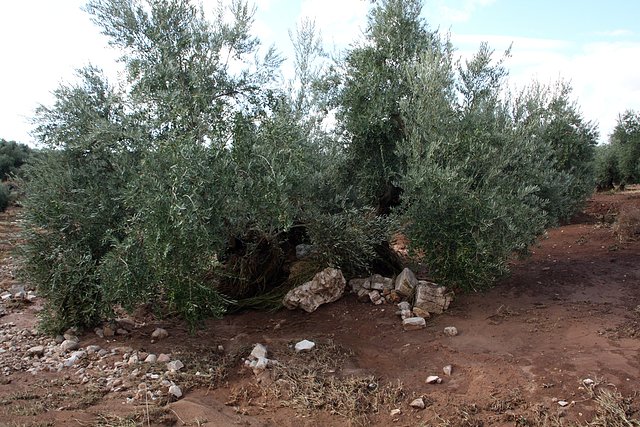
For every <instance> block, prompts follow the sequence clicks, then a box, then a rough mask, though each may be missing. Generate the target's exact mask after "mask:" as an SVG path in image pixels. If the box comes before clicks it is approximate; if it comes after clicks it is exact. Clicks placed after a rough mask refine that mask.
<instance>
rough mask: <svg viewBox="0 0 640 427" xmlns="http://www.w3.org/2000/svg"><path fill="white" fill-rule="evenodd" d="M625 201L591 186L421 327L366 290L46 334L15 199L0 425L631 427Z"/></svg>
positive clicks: (626, 195)
mask: <svg viewBox="0 0 640 427" xmlns="http://www.w3.org/2000/svg"><path fill="white" fill-rule="evenodd" d="M634 209H635V210H640V192H639V191H637V190H631V191H627V192H623V193H617V194H601V195H597V196H596V197H595V198H594V199H593V200H592V201H591V202H590V203H589V205H588V207H587V210H586V211H585V214H583V215H580V216H579V217H577V218H576V219H575V220H574V221H572V223H571V224H568V225H565V226H563V227H559V228H556V229H553V230H549V232H548V235H547V236H546V237H545V238H543V239H541V240H540V242H539V244H538V245H536V246H535V247H534V248H532V249H533V254H532V256H531V257H530V258H528V259H526V260H522V261H514V265H513V273H512V275H511V276H510V277H508V278H506V279H505V280H503V281H502V282H501V283H500V284H498V286H496V287H495V288H494V289H492V290H490V291H488V292H485V293H482V294H469V295H462V296H460V295H458V296H456V299H454V301H453V302H451V304H450V307H449V309H448V310H447V311H445V312H444V313H442V314H435V315H432V316H431V317H427V318H426V322H425V323H426V324H425V325H424V326H425V327H422V326H421V328H420V329H415V330H411V328H406V326H404V327H403V321H402V319H401V318H400V316H399V315H398V307H397V306H396V304H392V303H390V302H389V301H388V300H389V298H387V299H386V300H385V299H384V298H382V299H381V300H379V299H376V298H372V297H371V295H370V293H371V292H372V291H369V290H368V292H366V295H365V293H362V292H361V295H359V296H358V295H355V294H351V295H347V296H345V297H343V298H341V299H339V300H338V301H336V302H334V303H331V304H327V305H323V306H321V307H320V308H319V309H318V310H316V311H315V312H313V313H306V312H304V311H301V310H296V311H288V310H281V311H279V312H276V313H264V312H246V313H240V314H235V315H230V316H227V317H225V318H223V319H220V320H211V321H207V322H206V323H205V324H203V325H201V328H199V329H198V330H197V331H195V332H194V333H189V331H188V330H187V328H186V325H184V324H183V323H181V322H178V321H158V320H156V319H154V317H153V316H152V315H151V314H149V312H146V311H144V310H140V311H139V312H137V313H135V315H133V316H128V315H125V314H123V315H122V317H121V318H119V319H117V321H114V322H112V323H109V324H105V325H102V327H100V328H98V329H96V330H94V331H73V330H70V331H67V333H66V334H65V335H64V336H59V337H50V336H45V335H42V334H40V333H39V332H38V330H37V317H36V315H37V312H38V310H39V309H40V307H41V303H42V301H40V300H39V298H38V296H37V294H36V293H34V292H33V289H29V288H28V286H27V287H25V286H24V284H22V283H20V282H19V280H18V279H16V277H15V269H16V268H17V262H18V260H17V258H15V256H16V255H15V252H14V251H13V249H14V248H15V247H16V245H17V244H18V243H19V241H18V233H17V232H18V229H19V221H18V218H19V213H20V212H19V210H17V209H15V208H14V209H13V210H9V211H8V212H5V213H2V214H0V236H1V238H0V294H1V295H2V302H1V306H0V369H1V372H0V425H7V426H58V425H60V426H67V425H79V426H89V425H99V426H133V425H193V426H200V425H210V426H226V425H249V426H272V425H280V426H328V425H329V426H330V425H335V426H341V425H398V426H493V425H497V426H501V425H504V426H537V425H549V426H560V425H563V426H570V425H584V426H586V425H594V426H606V425H611V426H637V425H640V421H638V420H640V396H637V395H636V393H637V392H639V391H640V262H639V261H640V242H638V241H635V240H629V241H628V240H626V239H622V240H621V239H619V238H618V237H619V236H622V237H629V238H633V237H634V236H633V235H632V234H629V233H627V234H625V233H624V230H621V229H618V228H616V227H617V226H616V222H615V221H616V218H618V217H619V215H620V212H624V213H625V215H627V216H630V212H631V214H632V213H633V210H634ZM631 216H632V215H631ZM638 218H640V215H639V216H638ZM630 223H633V221H631V222H630ZM30 291H31V293H30ZM3 292H4V293H3ZM365 296H366V297H367V298H369V300H367V298H363V297H365ZM372 300H375V303H372ZM382 300H384V301H382ZM361 301H365V302H361ZM378 301H382V302H378ZM405 309H406V307H405ZM400 314H402V313H401V311H400ZM404 317H407V316H404ZM452 328H455V331H454V330H453V329H452ZM407 329H409V330H407ZM304 340H307V341H308V342H311V343H312V344H313V345H311V344H309V343H304V344H300V343H301V342H303V341H304ZM256 344H260V346H257V345H256ZM301 345H302V346H303V347H304V346H305V345H306V347H304V349H301V347H300V346H301ZM296 347H297V348H296ZM309 347H313V348H309ZM259 361H260V363H262V362H264V366H263V365H260V366H258V368H259V369H256V367H257V366H256V365H257V364H258V362H259Z"/></svg>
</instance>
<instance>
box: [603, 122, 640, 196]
mask: <svg viewBox="0 0 640 427" xmlns="http://www.w3.org/2000/svg"><path fill="white" fill-rule="evenodd" d="M595 165H596V166H595V169H596V185H597V188H598V190H601V191H605V190H612V189H614V188H616V187H617V188H620V189H624V188H625V186H626V185H628V184H638V183H640V113H638V112H635V111H633V110H627V111H625V112H624V113H622V114H620V116H618V121H617V123H616V126H615V128H614V130H613V133H612V134H611V136H610V137H609V143H608V144H606V145H601V146H598V147H597V148H596V158H595Z"/></svg>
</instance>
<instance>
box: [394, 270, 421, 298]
mask: <svg viewBox="0 0 640 427" xmlns="http://www.w3.org/2000/svg"><path fill="white" fill-rule="evenodd" d="M417 284H418V279H416V276H415V274H413V272H412V271H411V270H410V269H408V268H405V269H404V270H402V272H401V273H400V274H398V277H396V284H395V290H396V292H397V293H398V294H399V295H401V296H404V297H411V296H412V295H413V293H414V289H415V287H416V285H417Z"/></svg>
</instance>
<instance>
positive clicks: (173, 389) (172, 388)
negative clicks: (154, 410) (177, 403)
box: [169, 384, 182, 399]
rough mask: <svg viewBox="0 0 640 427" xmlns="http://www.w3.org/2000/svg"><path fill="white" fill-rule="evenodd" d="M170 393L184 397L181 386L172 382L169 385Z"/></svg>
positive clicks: (177, 396)
mask: <svg viewBox="0 0 640 427" xmlns="http://www.w3.org/2000/svg"><path fill="white" fill-rule="evenodd" d="M169 394H170V395H172V396H175V397H176V398H178V399H180V398H181V397H182V390H180V387H178V386H177V385H175V384H172V385H171V386H170V387H169Z"/></svg>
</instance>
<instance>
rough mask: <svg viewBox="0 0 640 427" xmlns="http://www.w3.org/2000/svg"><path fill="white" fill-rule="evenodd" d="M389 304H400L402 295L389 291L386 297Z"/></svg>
mask: <svg viewBox="0 0 640 427" xmlns="http://www.w3.org/2000/svg"><path fill="white" fill-rule="evenodd" d="M386 299H387V302H388V303H389V304H397V303H399V302H400V300H401V298H400V295H398V293H397V292H396V291H389V295H387V296H386Z"/></svg>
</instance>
